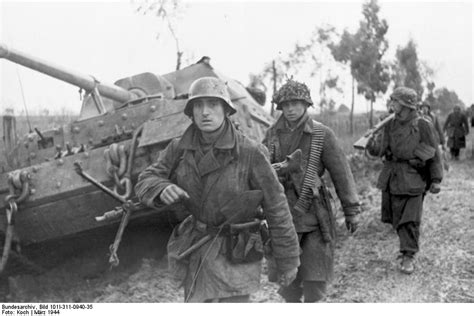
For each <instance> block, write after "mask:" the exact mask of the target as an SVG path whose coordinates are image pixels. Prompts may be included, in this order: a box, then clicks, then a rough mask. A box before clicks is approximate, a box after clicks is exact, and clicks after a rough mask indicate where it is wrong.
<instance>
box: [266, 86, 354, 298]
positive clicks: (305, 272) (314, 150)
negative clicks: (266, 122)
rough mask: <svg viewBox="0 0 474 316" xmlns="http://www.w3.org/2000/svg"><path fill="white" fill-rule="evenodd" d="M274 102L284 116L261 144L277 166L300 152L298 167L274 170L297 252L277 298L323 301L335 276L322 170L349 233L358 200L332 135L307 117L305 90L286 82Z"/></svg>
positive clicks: (331, 222)
mask: <svg viewBox="0 0 474 316" xmlns="http://www.w3.org/2000/svg"><path fill="white" fill-rule="evenodd" d="M273 102H274V103H275V104H276V105H277V107H276V109H277V110H281V111H282V112H283V115H281V116H280V118H279V119H278V121H277V122H276V123H275V124H274V125H273V126H272V127H270V129H269V130H268V131H267V134H266V138H265V140H264V144H265V145H266V146H267V148H268V149H269V151H270V160H271V162H272V163H279V162H282V161H284V160H285V159H286V157H287V156H290V155H291V154H292V153H294V152H295V151H297V150H300V151H301V153H302V164H301V167H300V168H298V169H297V170H289V171H288V170H284V171H282V170H279V171H278V173H279V178H280V181H281V182H282V183H283V186H284V187H285V194H286V197H287V199H288V203H289V205H290V209H291V214H292V215H293V221H294V223H295V227H296V231H297V233H298V237H299V241H300V247H301V249H302V254H301V257H300V259H301V266H300V268H299V269H298V275H297V277H296V280H295V281H294V282H293V283H292V284H290V285H289V286H282V287H281V288H280V290H279V293H280V295H281V296H282V297H283V298H284V299H285V300H286V301H287V302H301V298H302V297H304V302H317V301H320V300H321V299H323V297H324V295H325V292H326V287H327V285H328V283H329V282H330V281H331V280H332V279H333V274H334V246H335V220H334V216H333V213H332V211H331V203H330V200H329V199H330V197H329V195H328V194H329V192H328V190H327V188H326V186H325V184H324V182H323V180H322V179H321V177H322V175H323V173H324V171H325V170H328V171H329V174H330V175H331V179H332V181H333V183H334V186H335V188H336V192H337V195H338V197H339V199H340V200H341V202H342V207H343V211H344V215H345V218H346V226H347V228H348V229H349V230H350V231H351V232H354V231H355V230H356V229H357V226H358V214H359V201H358V197H357V194H356V190H355V183H354V179H353V176H352V173H351V170H350V167H349V164H348V162H347V159H346V156H345V155H344V153H343V151H342V149H341V147H340V146H339V145H338V143H337V140H336V136H335V135H334V132H333V131H332V130H331V129H330V128H328V127H327V126H324V125H323V124H321V123H319V122H316V121H315V120H313V119H311V118H310V117H309V115H308V111H307V110H308V107H309V106H312V104H313V102H312V100H311V96H310V91H309V89H308V87H307V86H306V85H305V84H304V83H299V82H297V81H294V80H291V79H290V80H289V81H288V82H287V83H285V84H284V85H283V86H282V87H281V88H280V89H279V90H278V91H277V92H276V94H275V95H274V96H273Z"/></svg>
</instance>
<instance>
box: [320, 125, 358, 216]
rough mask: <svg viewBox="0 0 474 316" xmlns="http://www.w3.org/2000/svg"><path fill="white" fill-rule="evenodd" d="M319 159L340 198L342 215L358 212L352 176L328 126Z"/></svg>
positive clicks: (344, 156)
mask: <svg viewBox="0 0 474 316" xmlns="http://www.w3.org/2000/svg"><path fill="white" fill-rule="evenodd" d="M321 159H322V162H323V165H324V167H325V168H326V169H327V170H328V171H329V174H330V176H331V180H332V182H333V183H334V187H335V189H336V194H337V196H338V197H339V200H341V204H342V209H343V212H344V215H346V216H351V215H356V214H358V213H359V205H360V204H359V197H358V196H357V192H356V185H355V182H354V177H353V175H352V171H351V168H350V166H349V162H348V161H347V158H346V155H345V154H344V151H343V150H342V148H341V146H340V145H339V144H338V142H337V139H336V135H334V132H333V131H332V130H331V129H330V128H326V134H325V137H324V145H323V152H322V156H321Z"/></svg>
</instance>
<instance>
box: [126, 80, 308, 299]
mask: <svg viewBox="0 0 474 316" xmlns="http://www.w3.org/2000/svg"><path fill="white" fill-rule="evenodd" d="M235 112H236V109H235V107H234V105H233V104H232V102H231V100H230V97H229V92H228V90H227V86H226V84H225V83H224V82H223V81H222V80H220V79H218V78H215V77H203V78H199V79H197V80H196V81H194V82H193V83H192V84H191V87H190V89H189V98H188V100H187V103H186V106H185V109H184V113H185V114H186V115H187V116H188V117H190V118H191V120H192V124H191V125H190V126H189V128H188V129H187V130H186V131H185V132H184V134H183V136H182V137H181V138H180V139H175V140H173V141H171V143H170V144H169V145H168V146H167V147H166V149H165V150H164V151H163V152H162V153H161V155H160V157H159V158H158V160H157V162H155V163H154V164H152V165H151V166H149V167H148V168H147V169H145V170H144V171H143V172H142V173H141V174H140V176H139V179H138V183H137V185H136V188H135V191H136V192H137V196H138V197H139V198H140V200H141V202H142V203H144V204H146V205H149V206H154V205H159V204H166V205H171V204H174V203H178V202H181V203H182V204H183V205H184V206H185V207H186V208H187V210H188V211H189V213H190V214H191V215H190V216H189V217H188V218H186V219H185V220H184V221H183V222H182V223H181V224H180V225H178V226H177V227H176V228H175V229H174V230H173V233H172V235H171V237H170V240H169V242H168V258H169V263H170V268H172V269H173V271H174V272H175V275H174V276H175V278H177V279H178V280H179V281H180V282H182V283H181V284H182V285H183V286H184V294H185V301H186V302H246V301H248V300H249V295H250V294H251V293H253V292H255V291H257V290H258V287H259V283H260V272H261V263H262V258H263V244H262V234H261V229H262V228H263V226H264V223H265V222H262V221H261V220H259V219H260V218H262V216H261V215H264V216H265V218H266V221H267V223H268V230H269V234H270V235H271V237H272V247H273V253H274V254H275V258H276V265H277V268H278V273H279V279H280V281H281V282H282V283H283V284H289V283H290V282H291V281H292V280H293V279H294V278H295V277H296V271H297V267H298V266H299V263H300V260H299V246H298V239H297V235H296V232H295V228H294V226H293V223H292V218H291V213H290V211H289V208H288V204H287V202H286V199H285V195H284V192H283V187H282V186H281V184H280V183H279V182H278V178H277V176H276V173H275V172H274V170H273V169H272V167H271V165H270V163H269V161H268V159H267V155H268V152H267V150H266V148H265V147H264V146H263V145H261V144H258V143H256V142H254V141H253V140H250V139H249V138H247V137H245V136H244V135H242V134H241V133H240V132H239V131H237V130H236V128H235V127H234V126H233V124H232V122H231V121H230V119H229V116H230V115H232V114H234V113H235ZM259 206H261V207H262V209H263V214H259V213H260V212H261V210H260V208H259ZM259 210H260V211H259ZM263 237H265V236H263Z"/></svg>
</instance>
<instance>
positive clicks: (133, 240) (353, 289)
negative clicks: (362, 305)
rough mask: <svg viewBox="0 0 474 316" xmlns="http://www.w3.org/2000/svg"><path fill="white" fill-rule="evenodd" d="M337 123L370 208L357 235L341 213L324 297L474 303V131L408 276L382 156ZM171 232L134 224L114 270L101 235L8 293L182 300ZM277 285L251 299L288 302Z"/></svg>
mask: <svg viewBox="0 0 474 316" xmlns="http://www.w3.org/2000/svg"><path fill="white" fill-rule="evenodd" d="M331 124H334V125H333V127H334V129H335V131H336V133H337V134H339V136H340V139H341V144H342V145H343V147H345V148H346V149H347V150H348V155H349V157H350V161H351V166H352V169H353V173H354V177H355V180H356V183H357V187H358V193H359V195H360V198H361V201H362V203H363V205H362V209H363V212H362V214H361V226H360V228H359V230H358V231H357V232H356V233H355V234H353V235H350V234H349V233H348V232H347V231H346V230H345V227H344V218H343V216H342V212H338V216H337V222H338V228H337V229H338V240H337V249H336V278H335V280H334V282H333V284H332V285H331V286H330V288H329V289H328V296H327V298H326V300H325V302H326V303H345V302H371V303H372V302H383V303H405V302H413V303H415V302H425V303H427V302H431V303H438V302H456V303H474V244H473V242H474V227H473V225H472V223H473V220H474V197H473V195H472V192H474V159H473V157H472V150H473V148H472V143H473V140H474V135H473V133H471V135H470V138H469V141H468V143H469V146H468V148H467V149H466V150H465V151H463V152H462V156H461V160H460V161H451V162H450V170H449V172H447V173H446V174H445V179H444V180H443V183H442V191H441V193H440V194H438V195H431V194H430V195H428V196H427V197H426V200H425V205H424V214H423V222H422V227H421V251H420V253H419V255H418V256H417V259H416V270H415V273H414V274H413V275H410V276H407V275H404V274H401V273H400V272H399V271H398V270H397V261H396V257H397V255H398V253H397V251H398V238H397V235H396V233H395V232H394V231H393V229H392V227H391V226H390V225H386V224H382V223H381V222H380V210H379V208H380V192H379V191H378V190H377V189H375V188H374V183H375V180H376V176H377V174H378V171H379V170H380V162H379V161H374V160H370V159H368V158H366V157H364V156H363V155H360V154H357V153H354V152H352V151H349V149H350V148H351V144H352V143H353V140H354V139H355V138H356V137H348V136H347V133H346V135H344V133H343V132H341V130H342V129H343V128H345V127H340V128H337V127H335V126H343V125H342V124H345V123H340V122H339V121H338V122H332V123H328V125H330V126H331ZM358 128H360V129H362V128H363V126H358ZM364 130H365V129H364ZM361 133H362V132H361ZM160 229H161V230H160ZM166 234H167V230H166V229H164V228H157V227H151V228H149V229H148V230H146V232H145V233H144V231H143V230H142V231H140V233H138V232H137V231H134V229H133V228H130V230H128V231H127V233H126V234H125V236H124V245H123V248H121V253H119V255H120V256H121V260H122V261H121V265H120V266H119V268H117V269H114V270H109V269H108V267H107V258H106V256H105V253H106V247H107V243H106V242H104V241H102V242H101V241H100V240H98V241H97V243H96V245H97V246H96V247H95V248H94V249H82V250H78V251H77V252H75V253H74V254H73V255H71V256H70V258H68V259H67V260H64V261H62V262H60V263H59V264H58V265H57V266H55V267H54V268H52V269H50V270H49V271H47V272H46V273H45V274H43V275H40V276H17V277H11V278H10V279H9V284H10V288H11V292H10V294H9V296H8V297H7V299H8V301H17V302H45V301H49V302H150V303H158V302H182V296H183V294H182V290H181V289H178V288H176V287H175V285H174V284H173V282H172V281H171V279H170V278H169V275H168V272H167V269H166V268H167V261H166V257H165V256H164V248H163V247H162V246H161V247H157V246H156V245H158V244H163V243H164V242H165V241H166V238H167V235H166ZM137 245H139V246H140V247H137ZM276 290H277V286H276V285H275V284H272V283H269V282H268V281H267V280H266V275H265V274H263V275H262V287H261V290H260V291H259V292H257V293H255V294H254V295H253V296H252V301H254V302H266V303H277V302H282V300H281V298H280V297H279V296H278V294H276Z"/></svg>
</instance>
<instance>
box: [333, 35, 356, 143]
mask: <svg viewBox="0 0 474 316" xmlns="http://www.w3.org/2000/svg"><path fill="white" fill-rule="evenodd" d="M357 40H358V38H356V37H355V36H354V35H353V34H350V33H349V32H348V31H347V30H344V32H343V33H342V35H341V38H340V40H339V43H338V44H334V43H329V45H328V47H329V49H330V51H331V54H332V56H333V57H334V59H335V60H336V61H338V62H341V63H343V64H346V65H349V67H350V69H351V71H350V73H351V79H352V97H351V110H350V115H349V122H350V132H351V135H352V134H353V133H354V89H355V78H354V71H353V70H352V60H353V59H355V57H356V55H357V47H358V46H359V43H358V42H357Z"/></svg>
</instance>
